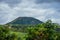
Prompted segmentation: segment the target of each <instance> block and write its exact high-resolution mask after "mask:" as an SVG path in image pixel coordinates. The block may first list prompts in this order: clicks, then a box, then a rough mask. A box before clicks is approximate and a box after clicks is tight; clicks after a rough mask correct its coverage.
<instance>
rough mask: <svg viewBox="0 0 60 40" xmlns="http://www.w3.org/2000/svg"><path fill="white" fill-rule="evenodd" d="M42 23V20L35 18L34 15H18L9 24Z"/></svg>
mask: <svg viewBox="0 0 60 40" xmlns="http://www.w3.org/2000/svg"><path fill="white" fill-rule="evenodd" d="M40 23H42V21H40V20H38V19H35V18H33V17H18V18H16V19H15V20H13V21H11V22H9V23H7V24H20V25H35V24H40Z"/></svg>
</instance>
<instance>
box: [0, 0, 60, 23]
mask: <svg viewBox="0 0 60 40" xmlns="http://www.w3.org/2000/svg"><path fill="white" fill-rule="evenodd" d="M19 16H20V17H24V16H27V17H34V18H37V19H39V20H41V21H46V20H48V19H51V20H52V21H53V22H56V23H60V0H0V24H5V23H7V22H10V21H12V20H14V19H15V18H17V17H19Z"/></svg>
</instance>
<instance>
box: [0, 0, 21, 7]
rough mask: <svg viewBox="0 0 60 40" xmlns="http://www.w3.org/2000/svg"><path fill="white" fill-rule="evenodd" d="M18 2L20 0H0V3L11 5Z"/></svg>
mask: <svg viewBox="0 0 60 40" xmlns="http://www.w3.org/2000/svg"><path fill="white" fill-rule="evenodd" d="M20 2H21V0H0V3H7V4H9V6H11V7H13V6H16V5H17V4H18V3H20Z"/></svg>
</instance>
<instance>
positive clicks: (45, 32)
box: [0, 20, 60, 40]
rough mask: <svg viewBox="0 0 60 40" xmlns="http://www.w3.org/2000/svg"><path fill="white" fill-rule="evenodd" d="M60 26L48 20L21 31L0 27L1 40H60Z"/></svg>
mask: <svg viewBox="0 0 60 40" xmlns="http://www.w3.org/2000/svg"><path fill="white" fill-rule="evenodd" d="M58 29H60V25H59V24H56V23H52V21H51V20H48V21H47V22H45V23H41V24H37V25H35V26H32V25H31V26H27V27H26V28H25V27H24V28H23V29H21V28H20V27H19V26H18V28H14V27H11V25H0V40H60V30H58Z"/></svg>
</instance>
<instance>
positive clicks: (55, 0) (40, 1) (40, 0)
mask: <svg viewBox="0 0 60 40" xmlns="http://www.w3.org/2000/svg"><path fill="white" fill-rule="evenodd" d="M35 2H36V3H37V4H40V3H52V2H60V0H38V1H37V0H36V1H35Z"/></svg>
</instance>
